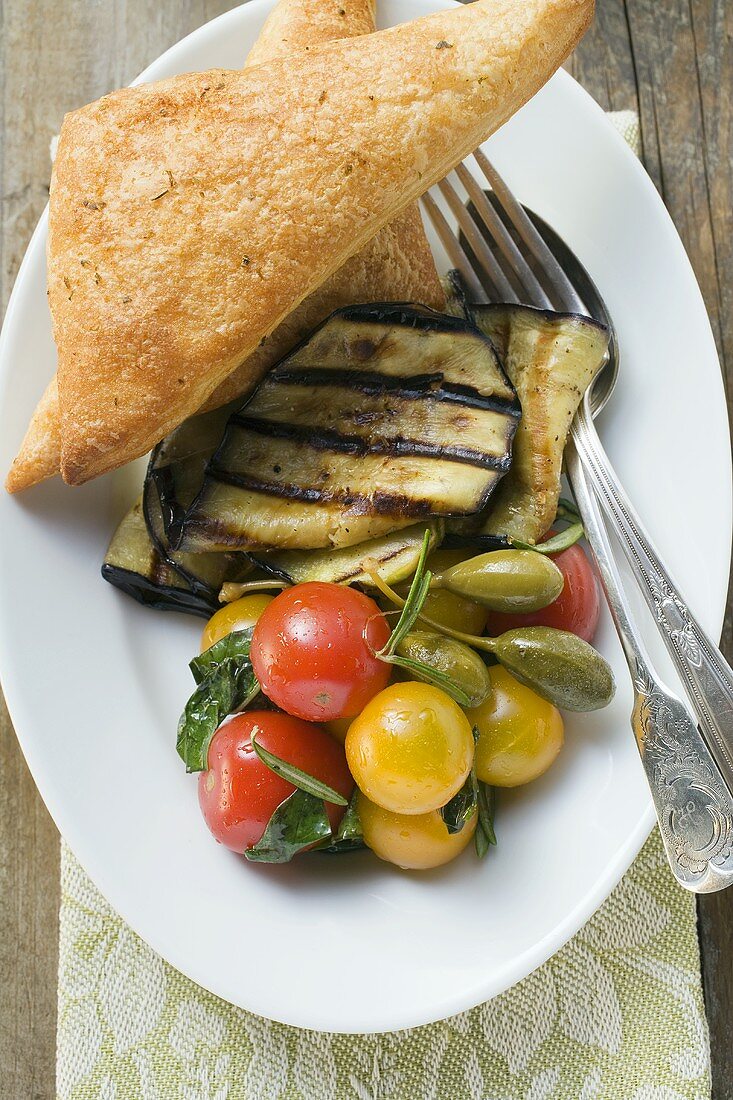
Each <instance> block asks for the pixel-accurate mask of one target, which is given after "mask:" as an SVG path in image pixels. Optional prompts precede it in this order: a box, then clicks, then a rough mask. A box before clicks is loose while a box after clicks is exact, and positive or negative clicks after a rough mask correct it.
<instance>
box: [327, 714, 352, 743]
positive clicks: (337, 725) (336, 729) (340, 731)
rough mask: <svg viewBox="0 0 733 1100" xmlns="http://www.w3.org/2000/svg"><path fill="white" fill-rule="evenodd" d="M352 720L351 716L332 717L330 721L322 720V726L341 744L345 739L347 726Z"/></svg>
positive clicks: (347, 730)
mask: <svg viewBox="0 0 733 1100" xmlns="http://www.w3.org/2000/svg"><path fill="white" fill-rule="evenodd" d="M353 721H354V719H353V718H334V719H333V721H331V722H324V723H323V728H324V729H327V730H328V732H329V733H330V734H331V736H332V737H335V738H336V740H337V741H340V742H341V744H342V745H343V744H344V742H345V741H346V734H347V733H348V732H349V726H350V725H351V723H352V722H353Z"/></svg>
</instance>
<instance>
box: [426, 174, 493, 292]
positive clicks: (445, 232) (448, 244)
mask: <svg viewBox="0 0 733 1100" xmlns="http://www.w3.org/2000/svg"><path fill="white" fill-rule="evenodd" d="M420 201H421V202H422V204H423V206H424V207H425V213H426V214H427V216H428V217H429V219H430V221H431V222H432V224H433V228H434V229H435V232H436V233H437V234H438V238H439V240H440V243H441V244H442V245H443V248H444V249H445V250H446V252H447V253H448V256H449V258H450V262H451V263H452V264H455V266H456V267H457V268H458V270H459V271H460V273H461V275H462V276H463V278H464V279H465V281H466V284H467V286H468V289H469V291H470V293H471V294H472V295H473V296H474V299H475V301H477V302H485V301H487V295H486V291H485V290H484V288H483V287H482V285H481V283H480V282H479V279H478V276H477V275H476V272H475V271H474V269H473V264H472V263H471V261H470V260H469V258H468V256H467V255H466V253H465V252H464V251H463V249H462V248H461V246H460V244H459V243H458V238H457V237H456V235H455V233H454V232H453V230H452V229H451V227H450V226H449V225H448V222H447V221H446V220H445V218H444V216H443V212H442V210H441V209H440V207H439V206H438V204H437V203H436V201H435V199H434V198H433V197H432V195H430V194H428V193H426V194H424V195H423V196H422V198H421V200H420Z"/></svg>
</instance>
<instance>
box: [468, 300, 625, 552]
mask: <svg viewBox="0 0 733 1100" xmlns="http://www.w3.org/2000/svg"><path fill="white" fill-rule="evenodd" d="M471 308H472V311H473V315H474V319H475V322H476V324H477V325H478V327H479V328H480V329H481V331H482V332H484V333H485V334H486V335H487V336H488V337H489V338H490V340H491V341H492V343H493V344H494V346H495V348H496V350H497V351H498V353H499V357H500V358H501V360H502V363H503V364H504V369H505V370H506V373H507V374H508V376H509V378H510V379H511V381H512V383H513V384H514V387H515V389H516V391H517V395H518V396H519V400H520V402H521V405H522V420H521V422H520V426H519V429H518V431H517V434H516V437H515V439H514V449H513V460H512V468H511V471H510V472H509V474H507V476H506V478H505V479H504V481H503V482H502V484H501V486H500V488H499V491H498V492H497V494H496V496H495V497H494V498H493V500H492V502H491V507H490V509H489V511H488V515H487V519H486V521H485V522H484V523H483V525H482V527H481V532H482V533H483V534H486V535H507V536H509V537H510V538H515V539H521V540H522V541H523V542H529V543H534V542H537V541H538V540H539V539H541V538H542V536H543V535H544V534H545V533H546V532H547V530H548V529H549V527H550V525H551V524H552V522H553V520H554V519H555V513H556V512H557V502H558V499H559V496H560V475H561V472H562V456H563V451H564V450H565V444H566V442H567V437H568V431H569V430H570V424H571V421H572V419H573V417H574V416H575V412H576V410H577V408H578V405H579V404H580V401H581V399H582V397H583V394H584V393H585V391H586V389H587V388H588V386H589V385H590V383H591V381H592V380H593V378H594V377H595V375H596V374H597V373H598V371H599V370H600V368H601V365H602V364H603V360H604V356H605V354H606V351H607V349H608V330H607V329H606V328H605V327H604V326H603V325H601V324H599V323H598V322H597V321H593V320H591V319H590V318H589V317H582V316H579V315H578V314H571V313H552V312H550V311H548V310H541V309H534V308H533V307H531V306H520V305H474V306H472V307H471Z"/></svg>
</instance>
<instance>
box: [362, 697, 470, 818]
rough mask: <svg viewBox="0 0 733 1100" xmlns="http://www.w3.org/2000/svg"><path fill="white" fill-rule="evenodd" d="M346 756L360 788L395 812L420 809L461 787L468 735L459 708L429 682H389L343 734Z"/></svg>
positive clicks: (467, 761) (467, 756)
mask: <svg viewBox="0 0 733 1100" xmlns="http://www.w3.org/2000/svg"><path fill="white" fill-rule="evenodd" d="M346 759H347V760H348V762H349V768H350V770H351V774H352V775H353V777H354V779H355V780H356V784H357V786H358V787H359V789H360V790H361V791H363V792H364V794H365V795H366V796H367V798H370V799H371V801H372V802H376V803H377V805H378V806H382V807H383V808H384V809H385V810H393V811H394V812H395V813H398V814H425V813H429V812H430V811H431V810H437V809H438V808H439V807H440V806H444V805H445V804H446V802H449V801H450V800H451V798H452V797H453V795H454V794H456V792H457V791H459V790H460V789H461V787H462V786H463V784H464V783H465V781H466V778H467V776H468V773H469V772H470V770H471V764H472V762H473V734H472V732H471V726H470V723H469V721H468V719H467V718H466V716H465V714H464V713H463V711H462V710H461V708H460V707H459V706H458V705H457V703H454V702H453V700H452V699H451V698H450V696H448V695H446V693H445V692H444V691H441V690H440V689H439V688H436V687H432V685H430V684H420V683H415V682H414V681H413V682H407V683H404V684H391V685H390V686H389V687H387V688H385V689H384V691H380V692H379V694H378V695H375V696H374V698H373V699H372V700H371V701H370V702H369V703H367V705H366V706H365V708H364V710H363V711H362V712H361V714H360V715H359V716H358V717H357V718H355V719H354V721H353V722H352V723H351V725H350V726H349V732H348V733H347V734H346Z"/></svg>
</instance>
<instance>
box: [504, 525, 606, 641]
mask: <svg viewBox="0 0 733 1100" xmlns="http://www.w3.org/2000/svg"><path fill="white" fill-rule="evenodd" d="M548 537H549V536H548ZM550 556H551V558H552V559H553V561H554V562H555V565H557V566H558V568H559V569H561V570H562V573H563V576H564V577H565V586H564V588H563V590H562V592H561V593H560V595H559V596H558V597H557V599H556V600H554V601H553V603H551V604H548V605H547V607H543V608H542V610H541V611H533V612H531V613H528V614H526V615H504V614H502V613H501V612H498V611H492V612H490V613H489V618H488V624H487V629H488V632H489V634H492V635H494V636H496V635H497V634H503V633H504V631H505V630H513V629H514V627H517V626H554V627H557V629H558V630H570V631H571V632H572V633H573V634H577V635H578V637H579V638H583V639H584V640H585V641H586V642H592V641H593V635H594V634H595V632H596V627H597V626H598V617H599V615H600V613H601V603H600V598H599V595H598V582H597V581H596V578H595V574H594V572H593V567H592V566H591V564H590V562H589V561H588V558H587V556H586V554H585V551H584V550H583V548H582V546H579V545H578V543H576V544H575V545H574V546H570V547H569V548H568V549H567V550H562V551H561V552H560V553H559V554H551V555H550Z"/></svg>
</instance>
